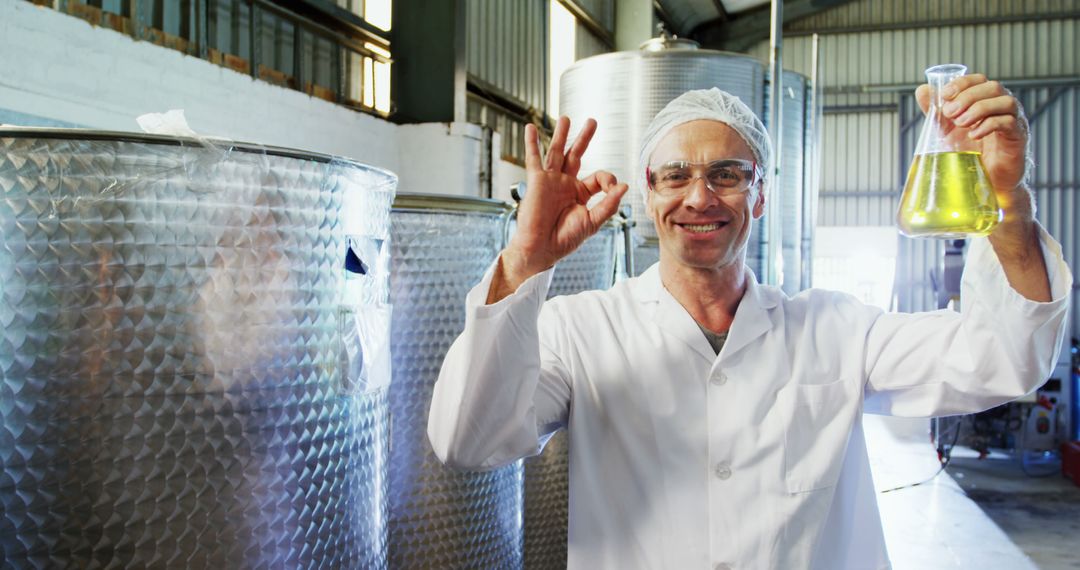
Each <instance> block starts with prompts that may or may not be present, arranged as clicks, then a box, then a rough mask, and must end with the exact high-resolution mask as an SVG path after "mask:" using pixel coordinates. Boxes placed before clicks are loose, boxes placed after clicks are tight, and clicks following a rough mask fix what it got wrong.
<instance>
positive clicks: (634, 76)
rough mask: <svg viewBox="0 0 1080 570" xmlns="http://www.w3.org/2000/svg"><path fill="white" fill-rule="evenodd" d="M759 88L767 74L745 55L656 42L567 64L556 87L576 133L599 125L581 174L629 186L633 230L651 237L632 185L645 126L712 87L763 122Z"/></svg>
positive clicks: (637, 192)
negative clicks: (590, 122) (608, 175)
mask: <svg viewBox="0 0 1080 570" xmlns="http://www.w3.org/2000/svg"><path fill="white" fill-rule="evenodd" d="M764 81H765V67H764V66H763V65H762V64H761V63H760V62H759V61H758V60H756V59H754V58H752V57H750V56H747V55H743V54H735V53H727V52H720V51H713V50H705V49H699V48H698V47H697V44H696V43H694V42H690V41H687V40H670V39H664V38H657V39H654V40H650V41H648V42H645V44H642V49H641V50H639V51H624V52H615V53H608V54H603V55H597V56H593V57H589V58H585V59H582V60H580V61H578V62H577V63H575V64H574V65H572V66H571V67H570V68H569V69H567V70H566V71H565V72H564V73H563V75H562V78H561V80H560V89H559V91H560V92H559V109H560V111H561V112H562V113H564V114H566V115H567V116H569V117H570V119H571V121H572V124H573V125H575V126H576V127H580V126H581V125H582V124H583V123H584V121H585V119H586V118H588V117H592V118H594V119H596V120H597V123H598V124H599V128H598V129H597V131H596V135H595V136H594V137H593V139H592V143H591V144H590V145H589V150H588V151H586V153H585V156H584V157H582V166H581V172H582V173H583V174H587V173H590V172H592V171H595V170H601V169H602V170H609V171H611V172H612V173H614V174H615V176H616V177H618V179H619V180H621V181H625V182H628V183H629V184H630V185H631V187H630V192H629V193H628V194H627V196H628V200H629V201H630V204H631V207H632V209H633V213H632V217H633V220H634V222H635V223H636V224H637V227H636V228H635V231H637V232H638V233H639V234H641V235H643V236H645V237H656V230H655V229H654V228H653V225H652V221H651V220H650V219H649V218H648V216H646V215H645V212H644V203H643V201H642V198H641V193H640V190H641V189H640V188H638V184H637V181H638V179H639V177H640V175H641V173H639V172H638V170H639V166H640V165H638V153H639V152H640V150H641V137H642V135H643V134H644V132H645V129H646V128H647V127H648V125H649V122H651V121H652V119H653V117H654V116H656V113H658V112H659V111H660V110H661V109H662V108H663V107H664V106H665V105H667V104H668V103H669V102H670V101H671V100H672V99H674V98H676V97H678V96H679V95H681V94H683V93H685V92H686V91H689V90H691V89H707V88H711V87H719V88H721V89H723V90H724V91H727V92H729V93H732V94H733V95H736V96H738V97H739V99H741V100H742V101H743V102H744V103H746V104H747V105H748V106H749V107H750V108H751V109H753V110H754V111H755V112H756V113H757V114H758V116H761V115H762V112H763V109H764ZM576 127H575V128H576Z"/></svg>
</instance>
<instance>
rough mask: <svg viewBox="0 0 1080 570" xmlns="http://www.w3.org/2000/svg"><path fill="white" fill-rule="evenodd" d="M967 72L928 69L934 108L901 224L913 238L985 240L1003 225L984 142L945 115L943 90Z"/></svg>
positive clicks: (937, 67)
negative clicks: (986, 165) (981, 147)
mask: <svg viewBox="0 0 1080 570" xmlns="http://www.w3.org/2000/svg"><path fill="white" fill-rule="evenodd" d="M966 72H967V68H966V67H964V66H963V65H959V64H945V65H935V66H933V67H930V68H928V69H927V70H926V79H927V82H928V83H929V84H930V88H931V91H932V93H931V95H930V108H929V110H928V111H927V113H926V120H925V122H924V123H923V130H922V133H921V134H920V135H919V143H918V146H917V147H916V148H915V158H914V159H913V160H912V161H911V170H909V171H908V176H907V183H906V184H904V193H903V195H902V196H901V197H900V209H899V210H898V211H897V213H896V223H897V225H898V226H900V231H901V232H902V233H903V234H904V235H907V236H911V237H936V238H959V237H965V236H971V235H975V236H985V235H987V234H989V233H990V232H991V231H993V229H994V227H995V226H997V225H998V223H999V222H1000V221H1001V217H1002V212H1001V210H1000V209H999V208H998V203H997V197H996V196H995V195H994V188H993V186H991V184H990V180H989V179H988V178H987V176H986V169H985V168H983V164H982V153H981V152H980V150H979V143H978V142H977V141H974V140H972V139H971V138H970V137H968V132H969V130H970V129H966V128H963V127H959V126H957V125H956V124H955V123H953V121H952V119H949V118H948V117H946V116H945V114H944V113H942V112H941V106H942V104H943V103H944V101H943V100H942V96H941V90H942V89H943V88H944V87H945V85H946V84H948V83H949V82H950V81H952V80H953V79H955V78H957V77H960V76H961V75H963V74H964V73H966Z"/></svg>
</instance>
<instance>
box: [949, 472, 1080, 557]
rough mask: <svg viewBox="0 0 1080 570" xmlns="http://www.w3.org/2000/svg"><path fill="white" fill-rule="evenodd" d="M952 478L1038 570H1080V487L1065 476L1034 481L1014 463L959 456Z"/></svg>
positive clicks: (1058, 473) (1055, 475) (1039, 478)
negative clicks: (1039, 569) (1079, 569)
mask: <svg viewBox="0 0 1080 570" xmlns="http://www.w3.org/2000/svg"><path fill="white" fill-rule="evenodd" d="M948 472H949V474H950V475H952V477H953V479H954V480H955V481H956V482H957V483H958V484H959V485H960V487H961V488H962V489H963V490H964V492H965V493H966V494H967V496H968V497H969V498H971V500H973V501H974V502H975V503H976V504H977V505H978V506H979V507H980V508H982V510H983V511H984V512H985V513H986V514H987V515H989V517H990V519H991V520H993V521H994V522H995V523H996V524H997V525H998V526H999V527H1000V528H1001V529H1002V530H1003V531H1004V532H1005V534H1007V535H1008V536H1009V538H1010V539H1011V540H1012V542H1013V543H1014V544H1016V546H1018V547H1019V548H1020V549H1021V550H1023V551H1024V553H1025V554H1027V555H1028V556H1029V557H1030V558H1031V560H1032V561H1033V562H1034V563H1035V564H1036V565H1037V566H1038V567H1039V568H1041V569H1043V570H1059V569H1060V570H1065V569H1077V568H1080V487H1077V486H1076V485H1074V484H1073V483H1072V481H1070V480H1068V479H1065V478H1064V477H1062V476H1061V474H1060V471H1057V472H1052V474H1051V475H1050V476H1047V477H1029V476H1028V475H1026V474H1025V473H1024V472H1023V470H1022V469H1021V468H1020V464H1019V462H1018V461H1017V460H1016V459H1015V458H1013V457H1009V456H991V457H990V458H987V459H983V460H979V459H977V458H975V457H971V456H968V457H956V456H955V454H954V457H953V460H952V462H951V464H950V466H949V469H948Z"/></svg>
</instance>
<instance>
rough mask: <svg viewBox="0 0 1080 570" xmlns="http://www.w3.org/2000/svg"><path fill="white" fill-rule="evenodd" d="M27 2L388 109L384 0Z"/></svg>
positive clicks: (362, 105)
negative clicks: (47, 6) (44, 5)
mask: <svg viewBox="0 0 1080 570" xmlns="http://www.w3.org/2000/svg"><path fill="white" fill-rule="evenodd" d="M35 1H36V2H37V3H44V4H47V5H51V6H52V7H53V8H55V9H57V10H60V11H63V12H66V13H68V14H70V15H72V16H75V17H78V18H81V19H83V20H86V21H88V22H90V23H92V24H94V25H98V26H104V27H108V28H111V29H113V30H116V31H118V32H122V33H126V34H129V35H131V36H133V37H135V38H136V39H139V40H144V41H149V42H152V43H155V44H158V45H162V46H165V47H169V48H172V49H176V50H179V51H183V52H185V53H188V54H191V55H195V56H200V57H203V58H205V59H208V60H210V61H212V62H214V63H216V64H218V65H222V66H224V67H228V68H230V69H232V70H234V71H237V72H239V73H244V74H250V75H251V76H252V77H255V78H257V79H260V80H263V81H267V82H269V83H273V84H275V85H280V86H282V87H288V88H291V89H297V90H301V91H304V92H305V93H309V94H311V95H313V96H315V97H320V98H323V99H326V100H329V101H335V102H338V103H341V104H343V105H347V106H350V107H355V108H357V109H361V110H364V111H368V112H374V113H378V114H382V115H388V114H389V113H390V111H391V107H392V103H391V93H390V65H391V50H390V34H389V30H390V27H391V20H392V18H391V3H392V0H335V1H334V2H326V0H320V1H318V2H316V1H315V0H84V1H81V0H54V1H52V2H45V1H42V0H35ZM203 34H205V37H203Z"/></svg>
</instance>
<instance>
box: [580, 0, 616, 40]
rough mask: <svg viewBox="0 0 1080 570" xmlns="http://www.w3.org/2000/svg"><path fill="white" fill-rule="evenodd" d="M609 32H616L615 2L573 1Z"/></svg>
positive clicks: (595, 0) (600, 0)
mask: <svg viewBox="0 0 1080 570" xmlns="http://www.w3.org/2000/svg"><path fill="white" fill-rule="evenodd" d="M573 1H574V3H575V4H577V5H578V6H579V7H581V9H582V10H584V11H585V12H586V13H588V14H589V16H592V18H593V19H594V20H596V23H597V24H600V26H601V27H603V28H604V29H605V30H607V31H608V32H614V31H615V0H573Z"/></svg>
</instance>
